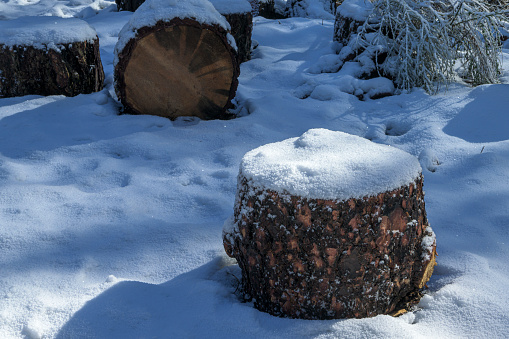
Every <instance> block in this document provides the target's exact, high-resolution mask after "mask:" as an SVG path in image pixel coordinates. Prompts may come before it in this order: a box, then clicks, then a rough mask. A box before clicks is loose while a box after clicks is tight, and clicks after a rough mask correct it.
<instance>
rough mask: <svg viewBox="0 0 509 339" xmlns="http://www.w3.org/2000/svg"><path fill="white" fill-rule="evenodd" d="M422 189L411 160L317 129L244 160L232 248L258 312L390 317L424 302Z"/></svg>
mask: <svg viewBox="0 0 509 339" xmlns="http://www.w3.org/2000/svg"><path fill="white" fill-rule="evenodd" d="M422 186H423V178H422V174H421V168H420V165H419V163H418V161H417V159H415V158H414V157H413V156H411V155H409V154H407V153H405V152H403V151H400V150H398V149H395V148H393V147H389V146H385V145H379V144H375V143H372V142H370V141H368V140H366V139H363V138H360V137H356V136H351V135H347V134H345V133H341V132H332V131H328V130H323V129H318V130H310V131H308V132H306V133H305V134H304V135H302V136H301V137H300V138H293V139H288V140H285V141H282V142H279V143H275V144H269V145H265V146H262V147H259V148H257V149H255V150H253V151H250V152H248V153H247V154H246V155H245V156H244V158H243V160H242V163H241V166H240V172H239V177H238V188H237V196H236V202H235V208H234V216H233V217H232V218H231V219H230V220H229V221H227V222H226V223H225V227H224V230H223V241H224V247H225V251H226V253H227V254H228V255H229V256H230V257H233V258H236V259H237V262H238V264H239V266H240V268H241V269H242V285H243V288H244V291H245V292H246V293H247V294H248V295H250V296H251V297H252V298H253V299H254V305H255V307H256V308H257V309H259V310H260V311H263V312H267V313H270V314H272V315H276V316H285V317H291V318H303V319H332V318H362V317H371V316H375V315H377V314H389V313H392V312H394V311H397V310H399V307H400V305H402V304H404V303H405V302H407V301H408V300H410V299H412V298H414V297H415V296H416V295H417V296H419V291H420V290H421V289H422V288H423V287H424V286H425V283H426V282H427V281H428V280H429V278H430V276H431V274H432V272H433V267H434V265H435V255H436V252H435V247H436V242H435V236H434V233H433V231H432V229H431V227H430V226H429V225H428V220H427V218H426V211H425V206H424V192H423V190H422Z"/></svg>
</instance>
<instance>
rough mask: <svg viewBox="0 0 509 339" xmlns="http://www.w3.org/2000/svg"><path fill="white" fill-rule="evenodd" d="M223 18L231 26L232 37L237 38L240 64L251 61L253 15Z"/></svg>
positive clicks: (239, 14) (247, 13)
mask: <svg viewBox="0 0 509 339" xmlns="http://www.w3.org/2000/svg"><path fill="white" fill-rule="evenodd" d="M221 14H223V13H221ZM223 16H224V17H225V18H226V21H228V23H229V24H230V27H231V32H232V35H233V37H234V38H235V43H236V44H237V54H238V58H239V63H242V62H245V61H248V60H250V59H251V36H252V33H253V14H251V12H246V13H232V14H223Z"/></svg>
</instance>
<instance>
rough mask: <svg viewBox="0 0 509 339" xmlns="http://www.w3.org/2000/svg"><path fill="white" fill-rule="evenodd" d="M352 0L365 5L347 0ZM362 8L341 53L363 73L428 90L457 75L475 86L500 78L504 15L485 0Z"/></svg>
mask: <svg viewBox="0 0 509 339" xmlns="http://www.w3.org/2000/svg"><path fill="white" fill-rule="evenodd" d="M350 2H356V4H357V5H359V4H361V3H363V2H364V3H365V4H366V1H363V0H347V1H345V3H346V4H348V5H351V4H349V3H350ZM342 6H343V5H342ZM364 7H366V8H369V9H370V14H369V15H368V16H367V18H366V19H365V21H364V22H363V23H362V24H360V25H359V28H358V29H357V31H356V32H354V34H351V36H350V38H349V40H348V43H347V44H346V46H345V47H346V49H345V52H343V51H341V53H340V56H341V55H342V54H343V56H344V57H345V58H347V59H348V58H349V59H353V60H354V61H358V62H359V63H360V64H361V66H362V67H363V72H364V75H366V76H369V75H370V74H373V73H375V74H378V75H383V76H386V77H388V78H391V79H393V81H394V82H395V84H396V85H397V86H398V87H399V88H400V89H411V88H413V87H422V88H424V89H425V90H426V91H427V92H428V93H436V92H438V90H439V89H440V87H441V85H444V84H445V85H447V84H448V83H449V82H450V81H452V80H454V79H455V78H456V77H457V76H460V77H461V78H462V79H463V80H464V81H466V82H469V83H471V84H472V85H480V84H486V83H496V82H497V81H498V76H499V75H500V69H501V68H500V53H501V44H500V31H499V27H501V19H502V18H503V17H502V15H501V12H497V11H495V12H492V11H490V9H489V8H488V7H487V6H486V5H485V4H484V3H483V2H481V1H478V0H424V1H416V0H377V1H374V2H373V3H372V4H366V5H364ZM343 12H344V11H343ZM341 13H342V11H341V6H340V9H339V10H338V15H341ZM336 20H338V19H336ZM336 40H338V41H340V40H339V39H337V38H336ZM345 47H344V48H345Z"/></svg>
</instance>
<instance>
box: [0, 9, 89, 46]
mask: <svg viewBox="0 0 509 339" xmlns="http://www.w3.org/2000/svg"><path fill="white" fill-rule="evenodd" d="M96 37H97V33H96V31H95V29H93V28H92V27H91V26H90V25H89V24H88V23H86V22H85V21H83V20H80V19H75V18H66V19H64V18H59V17H54V16H25V17H20V18H17V19H14V20H5V21H3V20H0V44H3V45H6V46H33V47H35V48H38V49H46V48H51V49H55V50H59V46H61V45H64V44H70V43H73V42H78V41H89V42H91V41H93V40H94V39H95V38H96Z"/></svg>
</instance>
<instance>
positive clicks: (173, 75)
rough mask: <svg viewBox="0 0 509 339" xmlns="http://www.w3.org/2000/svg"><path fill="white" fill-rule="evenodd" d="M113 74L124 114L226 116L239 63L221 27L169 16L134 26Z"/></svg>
mask: <svg viewBox="0 0 509 339" xmlns="http://www.w3.org/2000/svg"><path fill="white" fill-rule="evenodd" d="M114 75H115V90H116V93H117V96H118V98H119V99H120V101H121V102H122V104H123V105H124V107H125V110H126V112H128V113H134V114H152V115H159V116H164V117H168V118H170V119H175V118H177V117H179V116H196V117H199V118H201V119H228V118H231V117H232V116H231V115H230V114H229V113H228V112H227V109H228V108H230V107H232V104H231V100H232V99H233V98H234V97H235V92H236V90H237V86H238V76H239V65H238V60H237V55H236V51H235V50H234V49H233V47H232V46H231V45H230V43H229V42H228V37H227V32H226V31H225V30H224V29H223V28H221V27H219V26H216V25H213V26H211V25H205V24H201V23H199V22H197V21H195V20H193V19H179V18H175V19H172V20H171V21H169V22H164V21H159V22H158V23H157V24H155V25H154V26H150V27H142V28H140V29H138V31H137V35H136V37H135V38H132V39H130V40H129V42H128V43H127V44H126V45H125V46H124V47H123V49H122V50H121V51H119V52H118V63H117V64H116V66H115V73H114Z"/></svg>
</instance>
